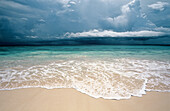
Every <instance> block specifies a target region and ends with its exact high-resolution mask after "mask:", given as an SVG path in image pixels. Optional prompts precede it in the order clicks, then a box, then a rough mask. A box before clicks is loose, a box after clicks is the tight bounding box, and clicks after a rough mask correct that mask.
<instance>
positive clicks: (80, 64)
mask: <svg viewBox="0 0 170 111" xmlns="http://www.w3.org/2000/svg"><path fill="white" fill-rule="evenodd" d="M169 74H170V62H168V61H167V62H162V61H153V60H137V59H111V60H101V59H95V60H94V59H93V60H90V59H86V60H65V61H64V60H58V61H55V62H53V63H51V64H48V65H37V66H33V67H30V68H24V67H13V68H9V69H5V70H4V69H1V70H0V83H1V84H0V89H1V90H11V89H17V88H30V87H42V88H48V89H53V88H75V89H77V90H78V91H80V92H82V93H86V94H88V95H90V96H92V97H95V98H99V97H102V98H105V99H128V98H130V97H131V96H132V95H133V96H138V97H141V96H142V94H145V91H162V92H164V91H170V75H169Z"/></svg>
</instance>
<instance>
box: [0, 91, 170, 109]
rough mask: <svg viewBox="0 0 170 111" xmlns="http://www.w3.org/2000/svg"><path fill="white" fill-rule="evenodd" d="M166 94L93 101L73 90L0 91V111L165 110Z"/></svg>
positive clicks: (169, 101)
mask: <svg viewBox="0 0 170 111" xmlns="http://www.w3.org/2000/svg"><path fill="white" fill-rule="evenodd" d="M169 110H170V93H168V92H166V93H161V92H147V94H146V95H143V97H132V98H131V99H128V100H105V99H102V98H99V99H95V98H92V97H90V96H88V95H86V94H82V93H80V92H78V91H77V90H75V89H52V90H47V89H42V88H30V89H17V90H11V91H0V111H169Z"/></svg>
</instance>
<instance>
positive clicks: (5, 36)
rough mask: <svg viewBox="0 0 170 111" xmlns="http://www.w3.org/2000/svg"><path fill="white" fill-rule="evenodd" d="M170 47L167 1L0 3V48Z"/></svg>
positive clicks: (29, 0)
mask: <svg viewBox="0 0 170 111" xmlns="http://www.w3.org/2000/svg"><path fill="white" fill-rule="evenodd" d="M81 44H83V45H85V44H157V45H170V1H169V0H0V45H81Z"/></svg>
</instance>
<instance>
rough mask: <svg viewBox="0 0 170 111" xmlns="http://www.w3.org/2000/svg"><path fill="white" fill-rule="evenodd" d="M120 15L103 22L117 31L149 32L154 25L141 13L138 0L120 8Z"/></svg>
mask: <svg viewBox="0 0 170 111" xmlns="http://www.w3.org/2000/svg"><path fill="white" fill-rule="evenodd" d="M121 13H122V14H121V15H119V16H117V17H113V18H111V17H108V18H106V19H105V20H106V21H107V22H108V23H109V24H110V25H111V27H112V29H114V30H117V31H134V30H149V29H152V28H155V27H156V25H155V24H153V23H152V22H151V21H150V20H148V19H147V16H146V15H145V14H144V13H142V12H141V6H140V0H133V1H131V2H129V3H128V4H126V5H123V6H122V8H121Z"/></svg>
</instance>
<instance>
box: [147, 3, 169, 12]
mask: <svg viewBox="0 0 170 111" xmlns="http://www.w3.org/2000/svg"><path fill="white" fill-rule="evenodd" d="M167 5H169V4H168V3H167V2H156V3H154V4H151V5H148V7H149V8H152V9H154V10H159V11H163V10H164V9H165V6H167Z"/></svg>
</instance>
